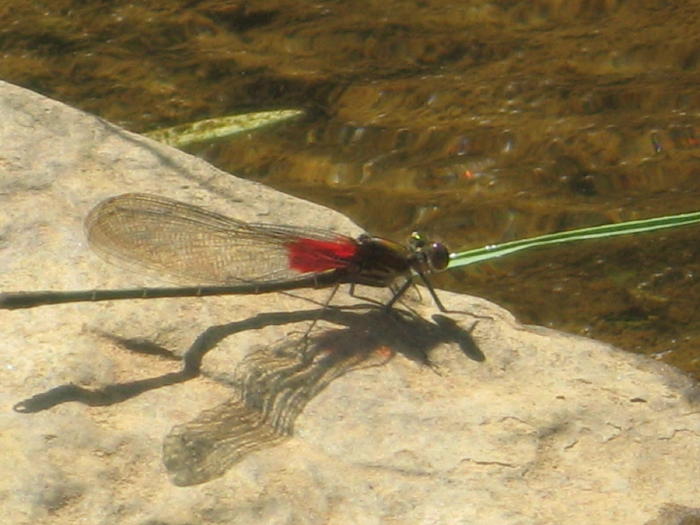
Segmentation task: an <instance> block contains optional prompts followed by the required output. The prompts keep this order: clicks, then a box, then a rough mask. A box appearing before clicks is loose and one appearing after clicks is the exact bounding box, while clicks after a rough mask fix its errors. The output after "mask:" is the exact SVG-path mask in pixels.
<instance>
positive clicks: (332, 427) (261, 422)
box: [0, 83, 700, 525]
mask: <svg viewBox="0 0 700 525" xmlns="http://www.w3.org/2000/svg"><path fill="white" fill-rule="evenodd" d="M0 111H1V112H2V115H3V118H2V120H0V137H1V138H2V145H3V146H2V153H1V154H0V167H1V169H2V172H0V289H2V291H11V290H41V289H56V290H69V289H96V288H117V287H134V286H141V285H152V286H153V285H163V284H165V283H163V280H162V279H161V278H158V277H157V276H154V275H146V274H142V273H139V272H135V271H134V270H133V269H131V270H128V269H121V268H119V267H116V266H112V265H109V264H107V263H105V262H103V261H102V260H101V259H99V258H98V257H97V256H96V255H94V254H93V253H91V252H90V250H89V249H88V247H87V245H86V242H85V240H84V235H83V231H82V221H83V219H84V217H85V216H86V215H87V213H88V212H89V210H90V209H91V208H92V207H93V206H95V205H96V204H97V203H98V202H100V201H102V200H103V199H105V198H107V197H110V196H112V195H116V194H120V193H124V192H131V191H138V192H148V193H154V194H158V195H165V196H168V197H171V198H175V199H179V200H183V201H187V202H190V203H193V204H197V205H200V206H204V207H206V208H209V209H213V210H216V211H220V212H222V213H225V214H228V215H231V216H235V217H238V218H242V219H244V220H248V221H256V222H279V221H283V222H286V223H298V224H309V225H322V226H324V227H328V228H333V229H336V230H337V231H340V232H343V233H346V234H350V235H356V234H357V233H358V232H359V229H358V228H357V227H356V226H354V225H353V224H351V223H350V222H349V221H347V220H346V219H344V218H343V217H340V216H338V215H337V214H335V213H333V212H332V211H329V210H325V209H322V208H320V207H319V206H315V205H313V204H310V203H308V202H304V201H301V200H299V199H294V198H291V197H288V196H285V195H282V194H279V193H277V192H274V191H272V190H270V189H267V188H265V187H263V186H261V185H259V184H255V183H252V182H248V181H244V180H240V179H237V178H235V177H233V176H231V175H229V174H226V173H222V172H220V171H219V170H217V169H215V168H213V167H212V166H210V165H208V164H206V163H205V162H204V161H201V160H199V159H196V158H193V157H191V156H189V155H187V154H185V153H181V152H179V151H176V150H173V149H171V148H168V147H165V146H162V145H159V144H157V143H155V142H153V141H150V140H148V139H145V138H143V137H140V136H138V135H134V134H132V133H129V132H127V131H124V130H122V129H119V128H117V127H115V126H113V125H111V124H109V123H108V122H104V121H102V120H100V119H98V118H95V117H92V116H90V115H86V114H84V113H81V112H79V111H77V110H74V109H71V108H69V107H66V106H64V105H62V104H60V103H57V102H54V101H51V100H48V99H46V98H43V97H41V96H39V95H37V94H34V93H31V92H29V91H26V90H23V89H20V88H18V87H15V86H12V85H9V84H4V83H0ZM387 294H388V292H387V291H383V290H373V289H372V290H367V289H364V288H363V289H362V290H361V295H363V296H370V297H373V298H377V299H380V300H386V298H387V297H388V295H387ZM328 295H329V291H328V290H308V291H299V292H294V293H289V294H268V295H260V296H229V297H212V298H181V299H162V300H152V301H138V300H133V301H123V302H122V301H115V302H103V303H77V304H66V305H56V306H43V307H38V308H33V309H26V310H12V311H10V310H2V311H1V312H0V332H1V333H2V339H1V340H0V355H1V358H2V362H3V363H4V366H3V368H2V372H1V374H2V375H1V379H2V385H3V389H2V393H0V399H2V404H3V407H4V410H3V412H2V416H1V417H0V445H1V446H2V450H3V454H2V456H1V459H0V465H1V468H2V472H3V473H4V474H5V475H3V476H2V478H1V479H2V481H1V482H0V487H1V488H0V490H1V491H2V494H3V498H2V499H3V502H2V504H0V509H2V514H3V515H4V516H5V522H6V523H33V524H34V523H78V522H84V523H123V524H137V523H164V524H165V523H168V524H181V523H275V522H298V523H328V522H333V523H385V522H391V523H480V524H488V523H494V524H499V525H501V524H507V523H563V522H566V523H586V524H588V523H621V524H630V523H640V524H641V523H646V522H650V523H680V522H681V521H682V520H684V519H686V518H687V519H692V517H693V516H697V512H698V510H697V507H698V506H699V505H698V496H699V493H698V488H697V487H698V480H700V410H699V409H698V406H699V400H700V390H699V389H698V386H697V384H694V383H693V382H692V381H691V380H690V379H688V378H687V377H685V376H684V375H683V374H681V373H679V372H678V371H676V370H674V369H672V368H670V367H668V366H666V365H662V364H660V363H657V362H655V361H652V360H649V359H646V358H643V357H639V356H635V355H630V354H627V353H624V352H622V351H620V350H617V349H615V348H612V347H610V346H608V345H605V344H602V343H598V342H596V341H592V340H589V339H584V338H581V337H574V336H571V335H568V334H564V333H559V332H555V331H552V330H546V329H543V328H537V327H530V326H523V325H521V324H519V323H518V322H517V321H516V320H514V319H513V318H512V317H511V316H510V315H509V314H508V313H507V312H505V311H504V310H502V309H501V308H499V307H497V306H495V305H493V304H490V303H488V302H487V301H485V300H483V299H478V298H474V297H467V296H458V295H455V294H450V293H448V292H440V297H441V299H442V301H443V302H444V303H445V304H446V305H447V307H448V309H449V310H450V312H449V313H446V314H440V313H438V312H437V310H436V308H435V305H434V304H433V302H432V300H431V298H430V296H429V295H428V294H427V293H423V294H422V296H423V297H422V299H421V298H420V297H418V296H416V295H415V294H414V295H413V296H411V297H409V298H407V300H406V301H405V303H404V304H402V305H401V306H400V308H399V309H400V310H401V311H404V312H406V311H407V308H408V307H410V308H411V309H412V310H413V311H414V312H415V314H414V315H410V314H408V313H404V314H403V315H389V314H386V313H384V312H383V311H382V310H381V309H378V308H374V307H372V306H370V305H368V304H367V303H366V302H365V301H364V300H361V299H357V298H352V297H350V296H349V295H348V294H347V293H345V292H344V290H341V291H340V292H339V293H338V294H336V296H335V297H334V298H333V304H334V305H337V306H339V305H362V307H358V308H353V309H342V310H340V309H326V310H325V311H322V312H320V310H321V308H320V306H319V303H320V304H321V305H322V304H323V303H324V302H325V301H326V300H327V298H328ZM309 299H313V300H314V301H316V303H313V302H311V301H310V300H309ZM317 318H318V323H316V325H315V326H314V328H313V330H312V332H311V334H310V337H309V340H308V342H305V339H304V338H303V334H304V332H305V330H307V329H308V327H309V325H310V323H311V322H312V321H313V320H314V319H317ZM204 354H206V356H204ZM183 355H186V356H187V359H188V360H189V362H190V363H194V364H195V365H196V363H197V362H198V360H199V359H201V358H203V362H202V367H201V368H202V370H201V371H202V373H201V375H200V376H199V377H196V378H192V375H194V374H191V373H190V372H191V370H192V368H189V369H185V370H184V371H182V370H181V365H180V361H179V359H180V358H181V357H182V356H183ZM69 401H70V402H69ZM76 401H81V402H76ZM13 407H14V408H15V410H13Z"/></svg>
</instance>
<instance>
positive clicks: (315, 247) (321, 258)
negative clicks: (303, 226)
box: [287, 237, 357, 273]
mask: <svg viewBox="0 0 700 525" xmlns="http://www.w3.org/2000/svg"><path fill="white" fill-rule="evenodd" d="M287 250H288V253H289V267H290V268H291V269H293V270H296V271H298V272H300V273H309V272H324V271H326V270H333V269H336V268H344V267H346V266H348V262H349V261H350V260H352V258H353V257H354V256H355V255H356V254H357V243H356V242H355V241H354V240H352V239H350V238H346V237H338V240H336V241H322V240H319V239H305V238H299V239H296V240H294V241H292V242H289V243H287Z"/></svg>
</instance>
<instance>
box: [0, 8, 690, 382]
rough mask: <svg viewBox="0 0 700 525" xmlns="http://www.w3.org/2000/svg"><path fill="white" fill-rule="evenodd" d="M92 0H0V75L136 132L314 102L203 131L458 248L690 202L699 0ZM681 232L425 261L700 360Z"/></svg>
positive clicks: (512, 300)
mask: <svg viewBox="0 0 700 525" xmlns="http://www.w3.org/2000/svg"><path fill="white" fill-rule="evenodd" d="M89 4H90V5H89V6H88V7H85V6H84V3H83V2H77V1H76V2H70V1H66V0H64V1H60V0H54V1H52V2H43V3H40V2H28V1H20V0H9V1H5V2H4V3H3V5H2V6H0V18H1V19H2V20H4V21H5V23H3V24H2V25H0V50H1V51H2V60H0V78H3V79H5V80H8V81H10V82H14V83H17V84H20V85H23V86H26V87H28V88H30V89H34V90H36V91H39V92H41V93H44V94H46V95H49V96H51V97H54V98H57V99H59V100H62V101H65V102H67V103H69V104H71V105H74V106H77V107H80V108H82V109H85V110H87V111H90V112H93V113H96V114H98V115H101V116H103V117H105V118H107V119H110V120H112V121H115V122H117V123H119V124H122V125H124V126H126V127H128V128H130V129H133V130H135V131H145V130H149V129H153V128H156V127H160V126H165V125H172V124H176V123H181V122H188V121H192V120H196V119H200V118H207V117H213V116H221V115H227V114H231V113H237V112H243V111H257V110H262V109H270V108H281V107H293V108H296V107H304V108H307V109H308V110H309V117H308V118H307V119H306V120H304V121H301V122H297V123H294V124H291V125H287V126H284V127H278V128H275V129H270V130H267V131H264V132H261V133H257V134H255V135H254V136H252V137H251V138H249V139H248V138H246V139H245V140H240V141H237V142H234V143H230V144H216V145H213V146H209V147H206V148H200V149H199V151H198V153H199V154H201V155H202V156H204V157H205V158H207V159H209V160H210V161H212V162H214V163H215V164H218V165H220V166H222V167H224V168H225V169H228V170H231V171H232V172H235V173H237V174H243V175H246V176H248V177H251V178H255V179H257V180H261V181H263V182H265V183H268V184H270V185H272V186H275V187H278V188H280V189H283V190H286V191H289V192H291V193H294V194H297V195H300V196H304V197H307V198H310V199H312V200H316V201H319V202H323V203H325V204H328V205H330V206H332V207H334V208H336V209H339V210H341V211H343V212H345V213H347V214H349V215H350V216H352V217H353V218H354V219H355V220H356V221H357V222H358V223H360V224H362V225H363V226H365V227H366V228H367V229H368V230H370V231H372V232H374V233H377V234H383V235H388V236H391V237H394V238H397V239H401V238H402V237H404V236H405V235H406V234H407V233H408V232H409V231H410V230H411V229H414V228H418V229H420V230H422V231H424V232H426V233H428V234H431V235H433V236H439V237H442V239H443V240H445V241H446V242H448V243H449V245H450V246H451V247H452V248H453V249H463V248H468V247H477V246H481V245H484V244H490V243H497V242H502V241H506V240H511V239H516V238H521V237H526V236H532V235H537V234H543V233H549V232H554V231H561V230H564V229H570V228H576V227H582V226H587V225H594V224H601V223H606V222H611V221H621V220H630V219H637V218H643V217H653V216H659V215H664V214H673V213H680V212H684V211H694V210H698V209H700V128H699V119H700V89H698V86H700V74H699V73H698V66H699V65H700V1H698V0H687V1H682V2H681V1H670V2H658V1H644V0H637V1H635V2H631V1H624V0H578V1H576V0H573V1H569V2H561V1H559V0H533V1H530V2H513V1H506V0H500V1H491V2H487V1H471V2H457V1H451V2H448V1H438V0H430V1H426V2H407V1H383V2H376V3H375V2H344V3H343V2H314V3H307V2H296V1H284V0H278V1H272V0H271V1H260V2H255V3H249V2H235V1H201V2H177V1H172V2H167V3H166V2H160V1H158V2H156V1H151V2H149V1H143V2H139V3H138V4H136V3H134V4H132V3H129V2H118V1H117V2H111V3H104V4H103V3H97V2H94V3H89ZM163 4H165V5H166V6H167V7H163ZM698 236H700V230H698V229H697V228H694V229H693V228H691V229H687V230H683V231H677V232H673V233H664V234H654V235H646V236H639V237H635V238H629V239H624V240H620V239H616V240H614V241H606V242H594V243H587V244H584V245H578V246H568V247H566V248H561V249H557V250H547V251H542V252H539V253H536V254H528V255H522V256H518V257H514V258H511V259H506V260H503V261H499V262H498V263H493V264H490V265H487V266H482V267H479V268H474V269H470V270H469V271H454V272H450V274H448V275H444V276H441V277H440V278H439V279H438V280H439V284H440V285H442V286H445V287H450V288H454V289H459V290H463V291H467V292H469V293H474V294H477V295H482V296H484V297H487V298H489V299H492V300H494V301H496V302H498V303H500V304H502V305H504V306H506V307H508V308H510V309H511V310H513V311H514V313H515V314H516V315H517V316H518V317H519V318H520V319H521V320H523V321H525V322H532V323H538V324H544V325H548V326H554V327H558V328H562V329H565V330H568V331H571V332H576V333H582V334H587V335H591V336H593V337H596V338H599V339H603V340H607V341H610V342H612V343H614V344H617V345H619V346H621V347H623V348H627V349H630V350H633V351H636V352H642V353H647V354H654V355H658V356H660V357H663V359H664V360H666V361H669V362H672V363H674V364H676V365H678V366H680V367H682V368H684V369H686V370H688V371H690V372H692V373H694V374H695V375H696V376H697V377H700V351H699V350H698V345H699V344H700V308H697V305H698V304H699V302H700V281H699V277H698V276H699V275H700V247H699V246H698V242H697V238H698Z"/></svg>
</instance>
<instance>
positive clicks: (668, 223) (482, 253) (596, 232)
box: [449, 211, 700, 268]
mask: <svg viewBox="0 0 700 525" xmlns="http://www.w3.org/2000/svg"><path fill="white" fill-rule="evenodd" d="M697 223H700V212H697V211H696V212H691V213H681V214H680V215H669V216H666V217H656V218H653V219H642V220H638V221H629V222H621V223H617V224H604V225H602V226H594V227H592V228H581V229H579V230H571V231H566V232H560V233H551V234H548V235H540V236H539V237H531V238H529V239H521V240H518V241H511V242H504V243H502V244H492V245H488V246H484V247H482V248H476V249H474V250H467V251H464V252H460V253H454V254H452V256H451V257H450V258H451V261H450V265H449V268H458V267H460V266H467V265H469V264H476V263H480V262H485V261H488V260H491V259H496V258H498V257H503V256H504V255H510V254H513V253H518V252H523V251H526V250H533V249H536V248H543V247H546V246H557V245H559V244H564V243H567V242H575V241H584V240H589V239H601V238H603V239H606V238H610V237H616V236H618V235H631V234H634V233H647V232H653V231H658V230H664V229H668V228H679V227H681V226H690V225H691V224H697Z"/></svg>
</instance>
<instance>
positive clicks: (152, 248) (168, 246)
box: [0, 193, 449, 311]
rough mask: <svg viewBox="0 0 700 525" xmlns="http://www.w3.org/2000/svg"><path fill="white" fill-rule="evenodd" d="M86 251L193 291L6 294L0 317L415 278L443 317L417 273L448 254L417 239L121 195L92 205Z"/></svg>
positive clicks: (443, 264)
mask: <svg viewBox="0 0 700 525" xmlns="http://www.w3.org/2000/svg"><path fill="white" fill-rule="evenodd" d="M85 227H86V230H87V238H88V242H89V244H90V246H91V248H92V249H93V250H95V251H96V252H97V253H98V254H100V255H101V256H103V257H104V258H106V259H109V260H111V259H117V260H118V261H121V263H122V264H127V265H129V266H134V267H136V268H147V269H151V270H155V271H158V272H160V273H164V274H167V275H170V276H174V277H177V278H180V279H182V278H184V279H187V280H190V281H193V282H197V283H201V285H199V286H189V287H169V288H135V289H119V290H78V291H58V292H54V291H37V292H6V293H2V294H0V309H10V310H12V309H19V308H32V307H35V306H42V305H48V304H59V303H73V302H81V301H111V300H118V299H155V298H162V297H188V296H200V297H201V296H209V295H231V294H259V293H267V292H277V291H285V290H294V289H298V288H324V287H330V286H335V285H338V284H344V283H349V284H351V285H356V284H362V285H366V286H375V287H385V286H391V285H392V284H393V283H394V281H395V280H396V279H397V278H398V277H401V276H403V277H405V278H406V282H405V283H403V284H402V285H401V286H400V287H399V288H398V289H397V290H396V292H395V293H394V296H393V297H392V299H391V300H390V301H389V303H387V305H386V306H387V308H390V307H391V306H392V305H393V304H394V303H395V302H396V301H397V300H398V299H399V298H400V297H401V296H402V295H403V293H404V292H405V291H406V290H407V289H408V287H409V286H410V285H411V283H412V279H413V278H414V277H415V276H416V275H417V276H419V277H420V278H421V280H422V281H423V282H424V283H425V285H426V286H427V287H428V290H429V291H430V294H431V295H432V297H433V299H434V300H435V303H436V304H437V306H438V308H440V310H442V311H445V308H444V306H443V305H442V303H441V302H440V300H439V299H438V297H437V294H436V293H435V290H434V289H433V287H432V286H431V284H430V282H429V281H428V279H427V278H426V274H428V273H432V272H436V271H441V270H444V269H445V268H447V265H448V263H449V252H448V250H447V248H446V247H445V246H444V245H442V244H440V243H428V242H427V241H426V240H425V239H424V238H423V237H421V236H420V235H417V234H415V233H414V234H413V235H412V236H411V240H410V242H409V244H408V245H407V246H403V245H401V244H398V243H395V242H392V241H389V240H387V239H382V238H379V237H372V236H370V235H367V234H363V235H360V236H359V237H358V238H357V239H353V238H351V237H346V236H344V235H340V234H338V233H335V232H333V231H330V230H323V229H314V228H300V227H294V226H277V225H272V224H254V223H246V222H243V221H239V220H237V219H232V218H230V217H227V216H225V215H221V214H218V213H214V212H211V211H208V210H205V209H203V208H200V207H198V206H193V205H191V204H186V203H183V202H178V201H175V200H171V199H167V198H164V197H159V196H156V195H148V194H140V193H127V194H124V195H119V196H117V197H112V198H110V199H107V200H105V201H103V202H101V203H100V204H98V205H97V206H96V207H95V208H94V209H93V210H92V211H91V212H90V214H89V215H88V217H87V218H86V220H85Z"/></svg>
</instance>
